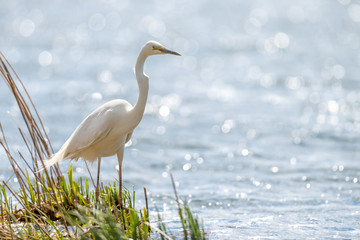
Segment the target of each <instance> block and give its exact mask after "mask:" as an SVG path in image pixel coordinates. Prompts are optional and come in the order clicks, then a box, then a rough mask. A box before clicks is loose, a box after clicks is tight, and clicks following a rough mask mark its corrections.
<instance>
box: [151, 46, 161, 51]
mask: <svg viewBox="0 0 360 240" xmlns="http://www.w3.org/2000/svg"><path fill="white" fill-rule="evenodd" d="M152 48H153V50H159V49H161V48H162V47H161V46H153V47H152Z"/></svg>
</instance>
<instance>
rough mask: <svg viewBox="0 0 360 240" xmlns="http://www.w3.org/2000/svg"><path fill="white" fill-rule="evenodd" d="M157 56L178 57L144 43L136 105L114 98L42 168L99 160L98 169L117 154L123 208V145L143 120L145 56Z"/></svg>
mask: <svg viewBox="0 0 360 240" xmlns="http://www.w3.org/2000/svg"><path fill="white" fill-rule="evenodd" d="M159 54H173V55H178V56H180V54H179V53H177V52H174V51H171V50H169V49H167V48H165V47H164V46H162V45H161V44H160V43H158V42H155V41H149V42H147V43H146V44H145V45H144V46H143V48H142V49H141V51H140V54H139V56H138V58H137V61H136V65H135V69H134V72H135V76H136V80H137V83H138V87H139V96H138V99H137V102H136V104H135V106H132V105H131V104H130V103H129V102H127V101H126V100H123V99H116V100H112V101H110V102H107V103H105V104H103V105H101V106H100V107H98V108H97V109H95V111H93V112H92V113H91V114H90V115H88V116H87V117H86V118H85V119H84V120H83V121H82V122H81V123H80V125H79V126H78V127H77V128H76V129H75V131H74V132H73V133H72V134H71V136H70V137H69V139H68V140H67V141H66V142H65V143H64V145H63V146H62V147H61V149H60V150H59V151H58V152H57V153H56V154H54V155H53V156H52V157H51V158H50V159H49V160H48V161H46V162H45V167H50V166H52V165H54V164H56V163H58V162H60V161H62V160H66V159H69V160H76V161H77V160H78V159H79V158H82V159H83V160H84V161H89V162H94V161H95V160H96V159H98V161H99V162H98V164H99V168H100V161H101V157H109V156H113V155H115V154H116V155H117V158H118V161H119V200H120V204H121V206H122V173H121V172H122V161H123V155H124V146H125V143H127V142H128V141H129V140H130V138H131V135H132V133H133V130H134V129H135V128H136V126H137V125H138V124H139V123H140V121H141V119H142V116H143V114H144V110H145V105H146V100H147V96H148V90H149V77H148V76H147V75H145V74H144V71H143V69H144V62H145V60H146V58H147V57H148V56H151V55H159ZM98 171H99V169H98ZM98 176H99V173H98ZM97 187H98V186H97ZM97 187H96V188H97ZM96 190H97V191H98V189H96Z"/></svg>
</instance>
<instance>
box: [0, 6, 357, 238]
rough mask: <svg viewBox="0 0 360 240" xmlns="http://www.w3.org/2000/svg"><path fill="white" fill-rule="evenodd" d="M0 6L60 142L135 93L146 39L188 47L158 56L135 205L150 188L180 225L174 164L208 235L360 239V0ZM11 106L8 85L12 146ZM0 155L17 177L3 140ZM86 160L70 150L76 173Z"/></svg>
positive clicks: (139, 143) (131, 182) (14, 141)
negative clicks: (91, 117) (136, 70)
mask: <svg viewBox="0 0 360 240" xmlns="http://www.w3.org/2000/svg"><path fill="white" fill-rule="evenodd" d="M0 6H1V7H0V15H1V17H0V36H1V37H0V48H1V49H0V50H1V51H2V52H3V53H4V54H5V56H6V57H7V58H8V60H9V61H10V62H11V63H12V64H13V66H14V68H15V70H16V71H17V73H18V74H19V75H20V77H21V79H22V80H23V82H24V83H25V85H26V87H27V89H28V90H29V92H30V94H31V96H32V98H33V100H34V102H35V105H36V106H37V109H38V111H39V113H40V115H41V117H42V120H43V122H44V124H45V125H46V129H47V131H48V134H49V138H50V140H51V142H52V144H53V147H54V148H55V150H58V149H59V148H60V147H61V145H62V144H63V143H64V142H65V140H66V139H67V137H68V136H69V135H70V134H71V132H72V131H73V130H74V129H75V128H76V126H77V125H78V124H79V123H80V122H81V120H82V119H83V118H84V117H85V116H86V115H87V114H89V113H90V112H91V111H92V110H93V109H95V108H96V107H97V106H99V105H101V104H102V103H104V102H106V101H109V100H111V99H115V98H124V99H127V100H129V101H130V102H131V103H133V104H134V103H135V102H136V99H137V94H138V91H137V85H136V81H135V78H134V76H133V72H132V68H133V66H134V64H135V60H136V57H137V54H138V52H139V49H140V48H141V46H142V45H143V44H144V43H145V42H146V41H148V40H150V39H154V40H157V41H159V42H161V43H163V44H164V45H166V46H167V47H169V48H171V49H173V50H176V51H178V52H180V53H181V54H182V55H183V56H182V57H175V56H155V57H151V58H149V59H148V60H147V62H146V66H145V72H146V73H147V74H148V75H149V76H150V92H149V99H148V104H147V108H146V113H145V115H144V118H143V120H142V122H141V124H140V125H139V126H138V128H137V129H136V130H135V132H134V135H133V138H132V141H131V144H130V145H129V146H128V147H127V148H126V151H125V157H124V166H123V169H124V173H123V177H124V181H125V184H126V186H128V187H129V188H130V189H131V188H134V189H135V190H136V192H137V193H138V199H139V206H141V205H143V204H144V203H143V200H142V199H143V195H142V188H143V187H146V188H147V190H148V191H149V194H150V196H151V199H152V202H151V203H150V206H151V208H152V209H153V210H154V209H155V205H156V206H158V207H159V209H160V211H161V212H162V214H163V215H164V219H166V220H168V221H169V224H170V226H171V227H172V228H176V226H179V225H178V223H177V218H176V217H177V212H176V206H175V205H174V198H173V190H172V187H171V181H170V176H169V174H170V173H172V174H173V175H174V178H175V180H176V182H177V185H178V192H179V193H180V196H181V198H182V199H184V200H188V201H190V206H191V208H192V210H193V211H194V212H195V213H196V214H198V215H199V216H200V217H201V218H202V219H203V220H204V224H205V229H206V231H207V232H208V234H209V235H208V236H209V238H210V239H244V238H249V239H304V238H309V239H333V238H340V239H359V238H360V224H359V222H360V148H359V146H358V143H359V140H360V137H359V136H360V95H359V94H360V77H359V76H360V74H359V69H360V53H359V52H360V51H359V50H360V2H359V1H354V0H353V1H351V0H338V1H335V0H334V1H327V0H318V1H311V0H303V1H280V0H275V1H265V0H262V1H261V0H256V1H238V0H232V1H204V0H203V1H190V0H182V1H174V0H171V1H168V0H167V1H165V0H156V1H146V2H145V1H144V2H140V1H129V0H127V1H115V0H102V1H101V0H99V1H94V0H93V1H81V0H77V1H60V0H57V1H48V2H41V3H40V2H39V1H29V0H26V1H25V0H23V1H20V0H18V1H5V0H2V1H1V4H0ZM8 111H9V112H10V113H11V115H12V116H13V117H14V118H15V119H17V120H18V121H21V120H20V116H19V113H18V111H17V110H16V105H15V102H14V100H13V98H12V96H11V94H10V93H9V90H8V89H7V87H6V85H5V84H4V83H0V116H1V119H0V120H1V122H2V124H3V126H4V129H5V131H6V135H7V137H8V141H9V143H10V144H11V148H12V149H14V150H16V149H20V150H22V151H25V146H22V145H21V141H20V135H19V134H17V130H16V128H15V127H14V124H13V120H12V118H11V117H10V116H9V115H8V114H7V112H8ZM0 161H1V167H0V178H1V180H3V179H7V178H8V177H10V176H11V170H10V165H9V164H8V162H7V159H6V156H5V153H4V152H3V151H2V150H0ZM68 166H69V162H64V163H62V164H61V167H62V168H63V169H64V170H66V169H67V168H68ZM84 166H85V165H84V164H83V163H80V162H79V163H75V165H74V167H75V168H76V172H77V175H78V176H88V173H87V171H86V170H85V169H86V168H85V167H84ZM116 166H117V160H116V158H115V157H111V158H105V159H103V161H102V169H101V170H102V180H103V181H105V182H106V181H112V180H114V179H117V171H116V169H115V168H116ZM95 168H96V164H95V165H93V166H92V169H93V170H94V172H95ZM11 181H13V180H11ZM154 211H155V210H154Z"/></svg>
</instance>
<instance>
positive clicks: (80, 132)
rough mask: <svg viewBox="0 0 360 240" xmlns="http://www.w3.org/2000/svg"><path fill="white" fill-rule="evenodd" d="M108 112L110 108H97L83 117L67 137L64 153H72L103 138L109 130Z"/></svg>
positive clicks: (67, 154)
mask: <svg viewBox="0 0 360 240" xmlns="http://www.w3.org/2000/svg"><path fill="white" fill-rule="evenodd" d="M110 112H111V109H107V108H105V109H99V110H95V111H94V112H93V113H91V114H90V115H89V116H88V117H87V118H85V119H84V120H83V121H82V122H81V123H80V125H79V126H78V127H77V128H76V129H75V131H74V132H73V134H72V135H71V136H70V138H69V139H68V141H67V144H66V154H65V155H66V156H69V155H72V154H74V153H75V152H78V151H80V150H82V149H85V148H88V147H89V146H91V145H93V144H96V143H98V142H99V141H101V140H102V139H104V138H105V137H106V136H107V135H108V134H109V133H110V131H111V126H110V125H109V124H108V117H109V113H110Z"/></svg>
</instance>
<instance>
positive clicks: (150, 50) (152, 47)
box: [143, 41, 181, 56]
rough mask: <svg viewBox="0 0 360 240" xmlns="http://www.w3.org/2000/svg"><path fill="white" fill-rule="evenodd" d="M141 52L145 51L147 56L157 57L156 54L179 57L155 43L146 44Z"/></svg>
mask: <svg viewBox="0 0 360 240" xmlns="http://www.w3.org/2000/svg"><path fill="white" fill-rule="evenodd" d="M143 50H145V51H146V53H147V54H148V55H149V56H150V55H158V54H173V55H177V56H181V55H180V54H179V53H177V52H174V51H171V50H169V49H167V48H165V47H164V46H163V45H161V44H160V43H158V42H155V41H149V42H147V43H146V44H145V46H144V47H143Z"/></svg>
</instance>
